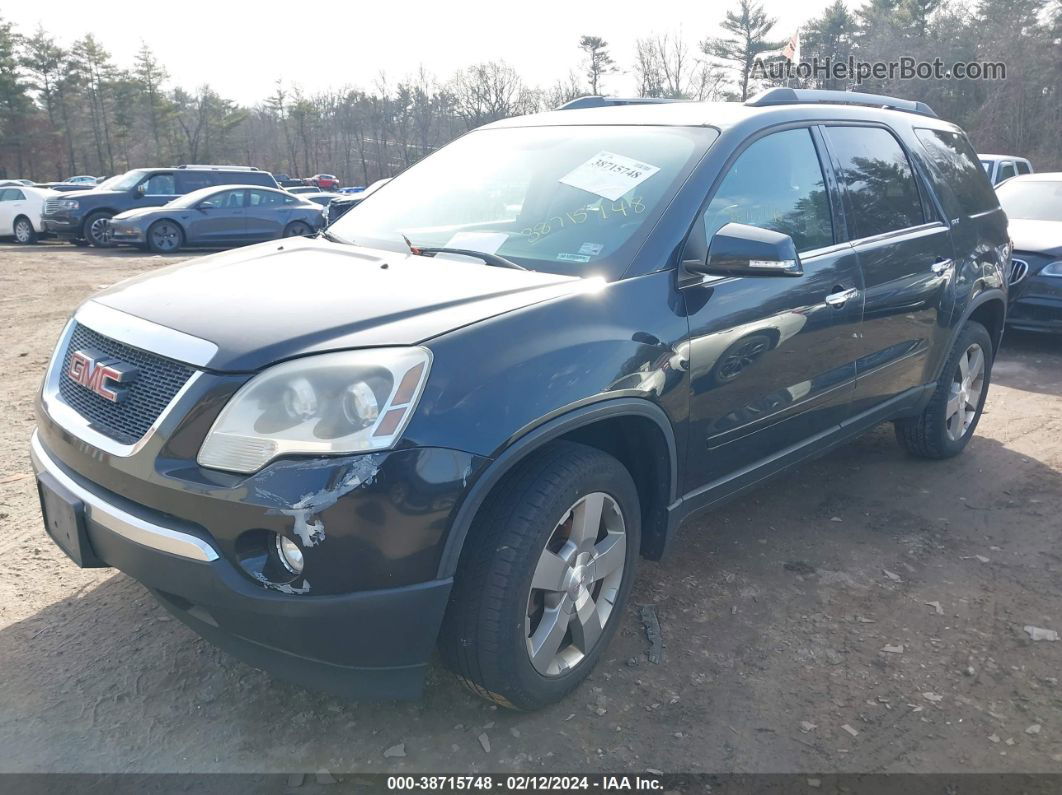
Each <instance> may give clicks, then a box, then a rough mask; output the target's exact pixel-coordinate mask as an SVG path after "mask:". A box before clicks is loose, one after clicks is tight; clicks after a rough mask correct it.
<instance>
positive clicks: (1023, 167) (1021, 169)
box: [1015, 160, 1032, 174]
mask: <svg viewBox="0 0 1062 795" xmlns="http://www.w3.org/2000/svg"><path fill="white" fill-rule="evenodd" d="M1015 165H1016V166H1017V167H1018V173H1019V174H1031V173H1032V166H1030V165H1029V164H1028V163H1026V162H1025V161H1024V160H1019V161H1018V162H1017V163H1015Z"/></svg>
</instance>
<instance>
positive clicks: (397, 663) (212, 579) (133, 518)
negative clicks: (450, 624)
mask: <svg viewBox="0 0 1062 795" xmlns="http://www.w3.org/2000/svg"><path fill="white" fill-rule="evenodd" d="M30 450H31V458H32V461H33V467H34V469H35V471H36V472H37V474H38V478H40V479H41V480H42V481H46V482H48V483H50V484H53V485H55V484H57V485H58V487H59V488H61V489H62V490H64V491H65V492H67V493H68V494H69V495H72V496H73V497H74V498H76V499H77V500H79V501H80V502H81V504H82V505H83V512H84V517H85V532H86V536H87V544H88V546H89V547H90V549H89V550H86V554H85V556H84V557H85V565H106V566H113V567H115V568H117V569H120V570H121V571H123V572H125V573H126V574H128V575H130V576H131V577H133V578H134V579H136V580H138V581H140V582H141V583H143V584H144V585H145V586H147V587H148V588H149V589H150V590H151V591H152V592H153V593H154V595H155V596H156V597H158V599H159V601H160V602H161V603H162V604H163V605H164V606H165V607H166V608H167V609H168V610H169V611H170V612H172V613H173V615H174V616H176V617H177V618H179V619H180V620H181V621H183V622H184V623H185V624H187V625H188V626H190V627H191V628H192V629H193V630H195V631H196V632H198V633H199V634H201V635H202V636H204V637H205V638H207V639H208V640H210V641H211V642H213V643H215V644H216V645H218V646H219V647H221V648H223V649H225V650H227V651H229V652H230V653H231V654H233V655H234V656H236V657H239V658H241V659H243V660H245V661H246V662H248V663H250V664H252V665H255V666H257V667H260V668H263V669H265V670H267V671H269V672H270V673H272V674H273V675H275V676H277V677H278V678H282V679H285V680H288V681H291V682H294V683H296V684H299V685H302V686H305V687H309V688H313V689H319V690H324V691H328V692H331V693H335V694H338V695H342V696H345V697H349V698H373V699H390V698H414V697H416V696H417V695H418V694H419V693H420V691H421V688H422V686H423V679H424V673H425V671H426V669H427V665H428V660H429V657H430V655H431V653H432V649H433V648H434V644H435V639H436V636H437V634H438V630H439V626H440V625H441V623H442V618H443V613H444V611H445V609H446V602H447V599H448V597H449V592H450V586H451V580H449V579H442V580H431V581H427V582H422V583H417V584H412V585H406V586H403V587H397V588H385V589H374V590H367V591H358V592H355V593H346V594H329V595H322V596H312V595H304V594H284V593H278V592H275V591H271V590H267V589H264V588H262V587H260V586H259V585H257V584H256V583H254V582H253V581H251V580H250V579H249V578H248V577H247V576H246V575H245V574H244V573H243V572H242V571H240V570H239V569H238V568H237V566H236V565H234V564H233V563H232V562H230V561H229V560H228V559H227V558H226V557H225V556H224V555H223V554H222V552H221V550H219V548H218V547H217V546H216V545H215V543H214V542H213V540H212V539H211V538H210V536H209V535H208V534H207V533H205V532H203V531H202V529H201V528H198V527H196V526H195V525H194V524H192V523H190V522H185V521H182V520H180V519H177V518H176V517H173V516H171V515H167V514H164V513H162V512H159V511H155V510H152V509H150V508H147V507H145V506H143V505H137V504H135V503H133V502H132V501H130V500H128V499H126V498H125V497H122V496H119V495H118V494H115V493H113V492H109V491H107V490H105V489H103V488H100V487H99V486H97V485H96V484H93V483H91V482H89V481H88V480H86V479H84V478H83V477H81V476H79V475H78V474H77V473H75V472H74V471H72V470H71V469H69V468H68V467H66V466H64V465H63V464H62V463H61V462H60V461H59V460H58V459H57V458H56V457H55V456H54V455H53V454H52V453H51V452H50V451H49V450H48V449H47V448H46V447H45V445H44V443H43V441H42V439H41V437H40V435H39V434H38V432H37V431H34V434H33V438H32V441H31V448H30Z"/></svg>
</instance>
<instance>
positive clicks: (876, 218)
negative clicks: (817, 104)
mask: <svg viewBox="0 0 1062 795" xmlns="http://www.w3.org/2000/svg"><path fill="white" fill-rule="evenodd" d="M826 134H827V136H828V137H829V140H830V147H831V148H832V149H833V152H834V155H835V157H836V158H837V163H838V168H839V171H838V175H837V176H838V178H839V179H840V182H841V184H842V185H843V186H844V187H845V195H846V209H847V212H848V227H849V232H850V234H851V236H852V239H853V240H859V239H861V238H865V237H873V236H874V235H881V234H885V233H886V232H895V231H897V230H899V229H907V228H908V227H912V226H919V225H920V224H923V223H925V213H924V211H923V209H922V200H921V199H920V198H919V195H918V183H917V182H916V181H915V175H914V171H913V170H912V169H911V164H910V162H909V161H908V160H907V155H906V154H904V151H903V149H902V148H901V147H900V144H899V142H898V141H897V140H896V139H895V138H894V137H893V136H892V134H891V133H890V132H888V131H887V130H883V129H881V128H880V127H827V128H826Z"/></svg>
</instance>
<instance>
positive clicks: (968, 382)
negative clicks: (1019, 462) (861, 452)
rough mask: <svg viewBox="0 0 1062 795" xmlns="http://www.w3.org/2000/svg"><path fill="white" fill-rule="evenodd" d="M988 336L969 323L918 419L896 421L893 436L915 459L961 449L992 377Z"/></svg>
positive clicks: (942, 455)
mask: <svg viewBox="0 0 1062 795" xmlns="http://www.w3.org/2000/svg"><path fill="white" fill-rule="evenodd" d="M993 355H994V354H993V349H992V337H991V336H989V334H988V330H987V329H986V328H985V327H984V326H982V325H981V324H980V323H977V322H976V321H973V320H971V321H968V322H967V323H966V325H965V326H963V328H962V330H961V331H960V332H959V336H958V337H957V338H956V340H955V345H954V346H953V348H952V351H951V353H950V354H949V355H948V360H947V362H945V364H944V368H943V370H942V371H941V374H940V378H939V379H938V380H937V387H936V389H935V390H934V392H933V397H931V398H930V400H929V404H928V405H927V406H926V408H925V410H924V411H923V412H922V413H921V414H919V415H918V416H917V417H907V418H904V419H901V420H896V423H895V426H896V439H897V441H899V443H900V446H901V447H903V448H904V449H905V450H906V451H907V452H908V453H910V454H911V455H914V456H918V457H919V458H951V457H952V456H955V455H958V454H959V453H961V452H962V451H963V449H964V448H965V447H966V445H967V444H968V443H969V441H970V438H971V437H972V436H973V434H974V430H975V429H976V428H977V423H978V421H979V420H980V419H981V412H982V410H983V409H984V406H985V398H986V397H987V396H988V386H989V383H990V382H991V377H992V360H993Z"/></svg>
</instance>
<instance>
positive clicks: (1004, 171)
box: [996, 163, 1017, 182]
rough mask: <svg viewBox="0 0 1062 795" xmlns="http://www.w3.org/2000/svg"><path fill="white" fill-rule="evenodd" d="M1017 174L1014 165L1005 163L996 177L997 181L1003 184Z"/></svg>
mask: <svg viewBox="0 0 1062 795" xmlns="http://www.w3.org/2000/svg"><path fill="white" fill-rule="evenodd" d="M1016 174H1017V172H1016V171H1015V170H1014V164H1013V163H1003V164H1001V165H1000V167H999V174H997V175H996V181H997V182H1002V181H1003V180H1005V179H1010V178H1011V177H1013V176H1015V175H1016Z"/></svg>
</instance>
